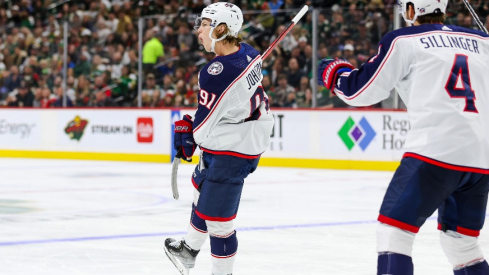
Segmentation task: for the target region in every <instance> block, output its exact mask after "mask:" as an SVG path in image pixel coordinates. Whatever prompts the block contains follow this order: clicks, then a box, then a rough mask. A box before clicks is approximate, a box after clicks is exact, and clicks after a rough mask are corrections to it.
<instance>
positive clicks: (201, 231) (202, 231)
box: [190, 221, 207, 233]
mask: <svg viewBox="0 0 489 275" xmlns="http://www.w3.org/2000/svg"><path fill="white" fill-rule="evenodd" d="M190 225H191V226H192V227H193V228H194V229H195V230H196V231H198V232H200V233H207V231H204V230H200V229H198V228H197V227H195V225H194V224H193V223H192V221H190Z"/></svg>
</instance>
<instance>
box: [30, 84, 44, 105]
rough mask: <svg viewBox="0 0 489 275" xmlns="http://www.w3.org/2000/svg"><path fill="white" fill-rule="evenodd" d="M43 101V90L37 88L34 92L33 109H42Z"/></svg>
mask: <svg viewBox="0 0 489 275" xmlns="http://www.w3.org/2000/svg"><path fill="white" fill-rule="evenodd" d="M41 100H42V88H36V89H35V90H34V100H33V101H32V107H36V108H40V107H41Z"/></svg>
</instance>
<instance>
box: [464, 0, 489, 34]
mask: <svg viewBox="0 0 489 275" xmlns="http://www.w3.org/2000/svg"><path fill="white" fill-rule="evenodd" d="M463 1H464V4H465V6H466V7H467V9H468V10H469V12H470V14H471V15H472V18H474V20H475V23H476V24H477V26H479V29H481V31H483V32H485V33H487V34H489V33H488V32H487V29H486V27H484V24H482V22H481V20H480V19H479V16H477V13H475V10H474V8H472V6H471V5H470V3H469V1H468V0H463Z"/></svg>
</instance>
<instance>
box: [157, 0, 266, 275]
mask: <svg viewBox="0 0 489 275" xmlns="http://www.w3.org/2000/svg"><path fill="white" fill-rule="evenodd" d="M242 24H243V14H242V12H241V9H240V8H239V7H237V6H236V5H234V4H230V3H224V2H218V3H214V4H211V5H209V6H207V7H206V8H205V9H204V10H203V11H202V14H201V17H200V18H198V19H197V20H196V25H195V26H196V29H197V32H198V39H199V42H200V43H201V44H202V45H203V46H204V48H205V50H206V51H208V52H214V53H216V55H217V56H216V57H215V58H214V59H213V60H212V61H211V62H209V63H208V64H207V65H205V66H204V67H203V68H202V70H201V71H200V73H199V86H200V87H199V88H200V92H199V97H198V101H199V106H198V109H197V112H196V113H195V118H194V120H193V121H192V117H190V116H185V117H184V118H183V119H182V120H180V121H177V122H176V123H175V135H174V139H175V144H174V145H175V149H177V150H180V151H179V152H181V153H180V154H177V157H181V158H182V159H184V160H187V159H188V158H190V157H191V156H192V155H193V153H194V150H195V146H196V145H198V146H199V147H200V149H201V151H202V152H203V153H202V154H201V156H200V163H199V164H198V165H197V167H196V168H195V171H194V173H193V175H192V183H193V186H194V187H195V191H194V203H193V205H192V214H191V217H190V225H189V227H188V232H187V234H186V235H185V237H184V238H183V239H182V240H179V241H178V240H174V239H171V238H169V239H166V241H165V252H166V254H167V255H168V257H169V258H170V260H171V261H172V262H173V263H174V264H175V266H176V267H177V268H178V269H179V270H180V272H181V273H182V274H188V271H189V269H190V268H192V267H194V264H195V258H196V256H197V254H198V253H199V250H200V248H201V247H202V245H203V244H204V242H205V240H206V238H207V235H209V237H210V246H211V255H212V274H214V275H221V274H231V273H232V271H233V264H234V259H235V255H236V252H237V249H238V240H237V237H236V231H235V230H234V224H233V220H234V218H235V217H236V214H237V211H238V206H239V202H240V197H241V190H242V188H243V183H244V179H245V178H246V177H247V176H248V175H249V174H250V173H252V172H253V171H255V169H256V167H257V165H258V160H259V158H260V155H261V154H262V153H263V152H264V151H265V150H266V148H267V147H268V144H269V139H270V134H271V131H272V127H273V124H274V119H273V116H272V114H271V112H270V111H269V108H268V98H267V95H266V94H265V92H264V90H263V87H261V80H262V78H263V76H262V73H261V67H262V61H261V56H260V54H259V52H258V51H257V50H255V49H254V48H253V47H251V46H250V45H248V44H246V43H241V39H240V38H238V32H239V30H240V28H241V26H242Z"/></svg>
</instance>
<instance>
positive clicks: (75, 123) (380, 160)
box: [0, 108, 409, 170]
mask: <svg viewBox="0 0 489 275" xmlns="http://www.w3.org/2000/svg"><path fill="white" fill-rule="evenodd" d="M193 112H194V110H191V109H180V110H177V109H151V110H147V109H73V108H70V109H48V110H46V109H1V110H0V156H1V157H26V158H56V159H90V160H121V161H145V162H170V160H171V158H172V155H174V151H173V149H172V146H171V144H172V136H173V131H172V129H173V122H174V121H175V120H178V119H180V117H181V116H182V115H183V114H186V113H189V114H192V113H193ZM273 114H274V116H275V127H274V130H273V133H272V135H271V142H270V147H269V149H268V150H267V151H266V152H265V153H264V154H263V156H262V158H261V160H260V165H265V166H285V167H311V168H334V169H366V170H394V169H395V168H396V167H397V166H398V163H399V160H400V159H401V157H402V154H403V152H404V151H403V147H404V142H405V139H406V135H407V132H408V131H409V120H408V117H407V113H406V112H402V111H383V110H364V109H344V110H343V109H342V110H336V109H335V110H291V109H275V110H273ZM197 154H198V152H197ZM195 161H197V158H194V162H195Z"/></svg>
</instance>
